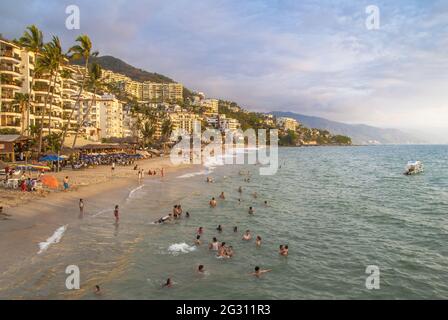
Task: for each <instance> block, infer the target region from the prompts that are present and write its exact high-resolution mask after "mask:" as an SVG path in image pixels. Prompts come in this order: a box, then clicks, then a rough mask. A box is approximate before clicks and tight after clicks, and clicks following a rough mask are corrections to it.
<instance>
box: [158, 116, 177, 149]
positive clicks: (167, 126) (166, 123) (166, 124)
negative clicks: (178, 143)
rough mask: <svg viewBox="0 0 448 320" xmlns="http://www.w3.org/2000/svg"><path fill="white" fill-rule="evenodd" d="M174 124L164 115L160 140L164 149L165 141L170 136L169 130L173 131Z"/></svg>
mask: <svg viewBox="0 0 448 320" xmlns="http://www.w3.org/2000/svg"><path fill="white" fill-rule="evenodd" d="M173 128H174V124H173V122H172V121H171V119H170V117H166V118H165V120H163V122H162V130H161V131H162V142H163V149H164V150H165V151H166V146H167V142H168V140H169V138H170V135H171V132H172V131H173Z"/></svg>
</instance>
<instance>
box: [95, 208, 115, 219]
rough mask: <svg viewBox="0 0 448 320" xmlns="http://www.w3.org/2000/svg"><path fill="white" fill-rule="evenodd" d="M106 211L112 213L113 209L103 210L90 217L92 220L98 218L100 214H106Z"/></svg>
mask: <svg viewBox="0 0 448 320" xmlns="http://www.w3.org/2000/svg"><path fill="white" fill-rule="evenodd" d="M108 211H109V212H112V211H113V209H104V210H101V211H98V212H97V213H95V214H94V215H93V216H92V218H95V217H97V216H99V215H100V214H103V213H106V212H108Z"/></svg>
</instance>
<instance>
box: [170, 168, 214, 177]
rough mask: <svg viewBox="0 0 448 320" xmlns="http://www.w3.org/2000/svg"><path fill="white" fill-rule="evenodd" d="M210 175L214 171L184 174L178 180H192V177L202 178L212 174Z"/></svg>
mask: <svg viewBox="0 0 448 320" xmlns="http://www.w3.org/2000/svg"><path fill="white" fill-rule="evenodd" d="M210 173H212V170H201V171H197V172H192V173H186V174H183V175H181V176H178V177H177V179H185V178H191V177H195V176H202V175H206V174H210Z"/></svg>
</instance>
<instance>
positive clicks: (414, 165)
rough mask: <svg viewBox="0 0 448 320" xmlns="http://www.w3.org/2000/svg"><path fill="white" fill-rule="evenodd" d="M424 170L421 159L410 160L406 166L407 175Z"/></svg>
mask: <svg viewBox="0 0 448 320" xmlns="http://www.w3.org/2000/svg"><path fill="white" fill-rule="evenodd" d="M420 172H423V164H422V163H421V161H409V162H408V164H407V165H406V168H405V172H404V174H405V175H412V174H417V173H420Z"/></svg>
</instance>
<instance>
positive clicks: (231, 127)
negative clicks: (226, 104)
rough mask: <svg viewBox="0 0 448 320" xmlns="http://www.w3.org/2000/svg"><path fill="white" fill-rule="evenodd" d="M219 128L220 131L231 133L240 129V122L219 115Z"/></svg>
mask: <svg viewBox="0 0 448 320" xmlns="http://www.w3.org/2000/svg"><path fill="white" fill-rule="evenodd" d="M219 128H220V129H221V131H224V132H227V131H230V132H233V131H236V130H238V129H240V128H241V125H240V122H239V121H238V120H236V119H233V118H227V117H226V115H224V114H221V115H219Z"/></svg>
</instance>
